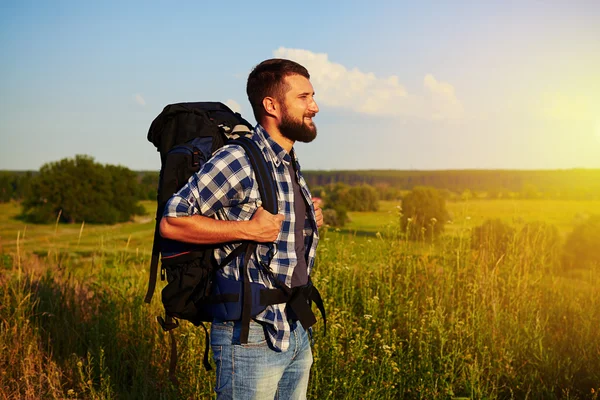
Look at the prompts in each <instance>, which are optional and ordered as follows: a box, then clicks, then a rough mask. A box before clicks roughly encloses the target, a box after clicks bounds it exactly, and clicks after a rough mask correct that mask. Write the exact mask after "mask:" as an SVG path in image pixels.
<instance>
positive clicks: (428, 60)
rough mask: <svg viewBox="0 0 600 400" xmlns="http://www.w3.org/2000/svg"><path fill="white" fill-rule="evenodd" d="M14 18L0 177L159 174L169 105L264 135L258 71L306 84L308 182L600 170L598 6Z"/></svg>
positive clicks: (396, 5)
mask: <svg viewBox="0 0 600 400" xmlns="http://www.w3.org/2000/svg"><path fill="white" fill-rule="evenodd" d="M97 3H98V4H93V3H92V2H81V3H80V2H52V3H51V2H26V1H24V2H15V3H14V4H6V5H3V6H2V9H1V10H0V51H1V53H2V55H3V56H2V60H1V61H0V140H1V142H0V143H1V146H0V169H19V170H23V169H38V168H39V167H40V166H41V165H43V164H44V163H46V162H50V161H56V160H59V159H62V158H65V157H73V156H74V155H75V154H89V155H91V156H93V157H94V158H95V159H96V160H97V161H99V162H102V163H110V164H121V165H125V166H127V167H130V168H132V169H136V170H140V169H144V170H152V169H158V168H159V167H160V162H159V156H158V153H156V152H155V149H154V147H153V146H152V145H151V144H150V143H149V142H148V141H147V140H146V134H147V130H148V127H149V125H150V123H151V122H152V120H153V119H154V117H155V116H156V115H157V114H158V113H159V112H160V111H161V110H162V108H163V107H164V106H165V105H166V104H169V103H174V102H183V101H222V102H228V104H230V105H232V106H233V107H236V108H238V109H239V111H241V112H242V114H243V115H244V116H245V117H246V118H247V119H249V120H250V121H252V122H254V121H253V117H252V113H251V110H250V106H249V104H248V101H247V99H246V95H245V81H246V77H247V75H248V73H249V71H250V70H251V69H252V67H253V66H254V65H256V64H257V63H259V62H260V61H262V60H264V59H267V58H271V57H274V56H277V57H285V58H292V59H295V60H296V61H299V62H300V63H302V64H303V65H305V66H306V67H307V68H308V69H309V72H310V73H311V76H312V79H311V80H312V82H313V86H314V87H315V90H316V100H317V102H318V103H319V106H320V109H321V111H320V113H319V114H318V115H317V117H316V118H315V122H316V124H317V126H318V128H319V135H318V137H317V139H316V140H315V141H314V142H313V143H311V144H299V145H297V151H298V154H299V157H300V161H301V164H302V166H303V168H304V169H329V170H331V169H467V168H469V169H471V168H475V169H489V168H502V169H557V168H559V169H563V168H575V167H583V168H600V73H598V71H600V23H598V21H600V2H597V1H588V2H583V1H573V2H564V1H550V2H547V1H545V2H541V1H529V2H527V1H514V2H513V1H502V2H485V4H473V3H472V2H460V1H459V2H448V3H447V4H446V3H437V4H436V3H423V4H418V5H415V4H410V3H403V2H379V1H369V2H339V3H337V2H325V1H320V2H313V1H303V2H296V3H284V2H281V3H272V4H269V3H260V4H258V3H256V2H239V3H238V2H177V3H172V2H152V1H148V2H125V3H124V4H123V3H116V2H109V1H107V2H102V3H101V4H100V2H97Z"/></svg>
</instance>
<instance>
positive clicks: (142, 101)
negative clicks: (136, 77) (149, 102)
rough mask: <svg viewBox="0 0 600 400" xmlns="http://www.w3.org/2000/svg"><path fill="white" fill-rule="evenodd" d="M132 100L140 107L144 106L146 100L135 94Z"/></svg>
mask: <svg viewBox="0 0 600 400" xmlns="http://www.w3.org/2000/svg"><path fill="white" fill-rule="evenodd" d="M133 98H134V100H135V102H136V103H138V104H139V105H140V106H145V105H146V100H144V98H143V97H142V95H141V94H139V93H137V94H135V95H133Z"/></svg>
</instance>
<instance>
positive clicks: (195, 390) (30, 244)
mask: <svg viewBox="0 0 600 400" xmlns="http://www.w3.org/2000/svg"><path fill="white" fill-rule="evenodd" d="M145 207H146V208H147V209H148V210H149V215H148V216H146V217H143V218H139V219H138V220H136V221H134V222H131V223H126V224H120V225H115V226H89V225H77V226H70V225H62V224H61V225H26V224H25V223H24V222H22V221H19V220H18V219H16V218H15V217H16V215H17V214H18V211H19V210H18V205H17V204H14V203H9V204H0V273H1V275H0V318H1V320H0V346H1V348H0V353H1V354H2V355H1V356H0V371H1V372H0V398H131V399H138V398H149V399H154V398H157V399H158V398H161V399H171V398H173V399H175V398H199V399H203V398H211V396H212V385H213V380H214V372H206V371H204V370H203V368H202V364H201V357H202V351H203V350H202V349H203V344H204V334H203V331H202V330H201V329H198V328H195V327H193V326H191V325H189V324H182V327H181V328H179V329H177V332H176V336H177V340H178V346H179V356H180V357H179V368H178V378H179V381H180V385H179V386H178V387H175V386H173V385H172V384H171V383H170V381H169V379H168V368H167V365H168V360H169V357H170V354H169V340H168V335H166V334H164V333H163V332H162V331H160V329H159V327H158V325H157V324H156V322H155V317H156V316H157V315H159V313H160V300H159V296H156V297H155V298H154V301H153V303H152V305H151V306H148V305H146V304H144V303H143V302H142V298H143V295H144V293H145V289H146V281H147V269H148V262H149V256H150V249H151V243H152V232H153V227H154V220H153V207H154V204H153V203H151V202H148V203H146V204H145ZM448 208H449V211H450V214H451V218H452V222H451V223H449V224H448V225H447V229H446V231H447V233H446V234H445V235H444V236H443V237H442V238H441V240H440V241H438V242H436V243H433V244H431V243H414V242H409V241H407V240H405V239H404V237H403V235H402V234H401V232H399V229H398V212H399V209H398V208H397V204H396V203H392V202H383V203H382V204H381V208H380V211H378V212H376V213H350V217H351V220H352V221H351V223H350V224H349V225H348V226H347V227H346V228H344V229H341V230H334V229H328V230H323V232H322V233H321V237H322V241H321V244H320V246H319V252H318V261H317V266H316V268H315V272H314V280H315V283H316V285H317V286H318V287H319V288H320V290H321V293H322V294H323V296H324V299H325V302H326V308H327V312H328V334H327V335H326V336H324V335H323V332H322V329H321V327H322V324H321V323H318V324H317V327H316V330H315V337H316V342H315V345H314V357H315V364H314V368H313V373H312V376H311V383H310V388H309V397H310V398H314V399H397V398H423V399H430V398H486V399H504V398H517V399H521V398H536V399H537V398H543V399H548V398H549V399H551V398H582V399H583V398H597V392H598V391H599V390H600V331H599V330H598V329H597V324H598V321H600V275H599V272H600V266H591V267H588V268H586V269H580V270H571V271H565V270H563V269H562V268H561V267H560V266H559V265H558V264H557V263H550V264H549V263H548V262H547V254H549V250H550V249H545V248H543V247H541V248H540V247H539V246H538V247H535V246H533V245H531V246H530V247H528V246H525V247H523V246H522V245H518V244H517V242H516V241H515V242H514V243H513V244H512V245H511V246H509V248H508V249H507V250H506V252H505V254H503V255H502V256H501V257H499V258H498V259H496V258H494V259H493V260H491V259H490V257H489V255H486V254H482V253H480V252H478V251H473V250H471V249H470V245H469V238H470V232H471V229H472V228H473V227H475V226H477V225H480V224H481V223H482V222H483V221H484V220H485V219H488V218H501V219H502V220H504V221H506V222H508V223H510V224H512V225H515V226H518V225H521V224H523V223H525V222H530V221H544V222H547V223H551V224H553V225H555V226H556V227H557V228H558V229H559V232H560V234H561V236H562V238H563V240H564V237H565V236H566V235H567V234H568V233H569V232H570V231H571V230H572V228H573V226H574V225H575V224H576V223H578V222H579V221H580V220H582V219H584V218H585V217H586V216H587V215H590V214H594V213H600V202H575V201H573V202H568V201H538V200H515V201H513V200H501V201H493V200H491V201H490V200H488V201H485V200H477V201H471V202H458V203H448ZM599 246H600V244H599Z"/></svg>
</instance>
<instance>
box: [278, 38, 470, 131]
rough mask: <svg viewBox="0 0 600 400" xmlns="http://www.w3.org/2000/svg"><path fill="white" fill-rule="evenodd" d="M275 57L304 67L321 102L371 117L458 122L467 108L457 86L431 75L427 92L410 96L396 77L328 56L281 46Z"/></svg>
mask: <svg viewBox="0 0 600 400" xmlns="http://www.w3.org/2000/svg"><path fill="white" fill-rule="evenodd" d="M273 55H274V56H275V57H279V58H287V59H291V60H294V61H296V62H299V63H300V64H302V65H304V66H305V67H306V68H307V69H308V71H309V73H310V77H311V82H312V84H313V86H314V87H315V92H316V99H317V102H320V103H322V104H324V105H327V106H331V107H342V108H348V109H351V110H354V111H356V112H359V113H364V114H371V115H391V116H408V117H420V118H432V119H456V118H460V117H461V116H462V115H463V112H464V110H463V106H462V104H461V103H460V101H459V100H458V99H457V98H456V95H455V93H454V87H453V86H452V85H451V84H449V83H446V82H440V81H437V80H436V79H435V77H433V75H431V74H427V75H426V76H425V78H424V80H423V86H424V90H423V93H414V94H413V93H408V91H407V90H406V88H405V87H404V86H403V85H402V84H401V83H400V79H399V78H398V76H396V75H391V76H388V77H378V76H376V75H375V74H374V73H372V72H362V71H361V70H359V69H358V68H353V69H348V68H346V67H345V66H343V65H341V64H337V63H334V62H332V61H330V60H329V57H328V55H327V54H325V53H313V52H311V51H309V50H302V49H288V48H285V47H280V48H279V49H277V50H275V51H274V52H273Z"/></svg>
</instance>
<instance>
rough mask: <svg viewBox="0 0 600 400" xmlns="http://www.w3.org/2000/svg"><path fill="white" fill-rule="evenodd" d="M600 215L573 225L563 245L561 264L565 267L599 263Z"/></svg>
mask: <svg viewBox="0 0 600 400" xmlns="http://www.w3.org/2000/svg"><path fill="white" fill-rule="evenodd" d="M599 248H600V215H594V216H592V217H590V218H588V219H587V220H586V221H584V222H582V223H580V224H579V225H577V226H575V228H574V229H573V232H571V234H570V235H569V236H568V237H567V241H566V242H565V247H564V252H563V253H564V255H563V266H565V267H567V268H574V267H589V266H592V265H594V264H596V265H600V251H599Z"/></svg>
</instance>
